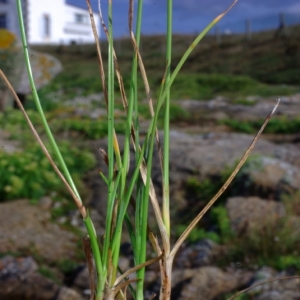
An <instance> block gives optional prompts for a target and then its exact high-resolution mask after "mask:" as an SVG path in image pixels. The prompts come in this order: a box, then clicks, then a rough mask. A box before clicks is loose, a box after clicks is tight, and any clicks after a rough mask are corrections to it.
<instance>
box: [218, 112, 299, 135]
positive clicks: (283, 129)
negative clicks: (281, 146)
mask: <svg viewBox="0 0 300 300" xmlns="http://www.w3.org/2000/svg"><path fill="white" fill-rule="evenodd" d="M260 122H261V121H259V120H258V121H240V120H234V119H225V120H221V121H220V123H222V124H226V125H228V126H229V127H231V128H232V129H234V130H236V131H239V132H245V133H255V132H256V131H257V130H258V128H259V127H260V126H259V124H260ZM299 126H300V118H297V117H296V118H292V119H290V118H287V117H285V116H283V117H277V118H274V119H272V120H270V122H269V126H268V127H267V128H266V133H274V134H293V133H297V132H298V130H299Z"/></svg>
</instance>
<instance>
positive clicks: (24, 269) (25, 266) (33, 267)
mask: <svg viewBox="0 0 300 300" xmlns="http://www.w3.org/2000/svg"><path fill="white" fill-rule="evenodd" d="M37 269H38V267H37V264H36V262H35V261H34V260H33V259H32V258H31V257H25V258H14V257H11V256H5V257H4V258H2V259H1V260H0V286H1V289H0V299H23V300H52V299H54V297H55V295H56V293H57V291H58V289H59V287H58V286H57V285H56V284H55V283H54V282H52V281H51V280H50V279H48V278H46V277H44V276H42V275H41V274H39V273H37Z"/></svg>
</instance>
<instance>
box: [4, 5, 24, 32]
mask: <svg viewBox="0 0 300 300" xmlns="http://www.w3.org/2000/svg"><path fill="white" fill-rule="evenodd" d="M0 15H1V16H3V17H4V18H5V19H6V22H5V23H6V24H5V26H1V27H2V28H5V29H7V30H9V31H11V32H13V33H14V34H16V35H17V36H19V35H20V29H19V20H18V15H17V4H16V1H13V0H6V1H3V2H2V1H0Z"/></svg>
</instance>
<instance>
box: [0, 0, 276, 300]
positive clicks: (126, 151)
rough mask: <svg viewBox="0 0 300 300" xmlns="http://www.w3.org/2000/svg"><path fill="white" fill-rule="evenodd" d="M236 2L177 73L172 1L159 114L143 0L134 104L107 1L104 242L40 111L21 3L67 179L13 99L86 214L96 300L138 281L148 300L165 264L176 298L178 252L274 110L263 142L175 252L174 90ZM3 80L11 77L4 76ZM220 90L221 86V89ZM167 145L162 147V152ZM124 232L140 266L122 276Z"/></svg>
mask: <svg viewBox="0 0 300 300" xmlns="http://www.w3.org/2000/svg"><path fill="white" fill-rule="evenodd" d="M236 2H237V0H235V1H234V2H233V3H232V4H231V6H230V7H229V8H228V9H227V10H226V11H225V12H223V13H222V14H220V15H219V16H218V17H217V18H215V19H214V20H213V21H212V22H211V23H210V24H209V25H208V26H207V27H206V28H205V29H204V30H203V32H201V33H200V34H199V35H198V36H197V37H196V38H195V40H194V41H193V43H192V44H191V46H190V47H188V49H187V50H186V52H185V53H184V54H183V56H182V58H181V59H180V60H179V62H178V64H177V66H176V67H175V68H174V70H171V61H172V59H171V58H172V57H171V54H172V53H171V52H172V51H171V50H172V1H171V0H168V2H167V34H166V40H167V43H166V62H167V64H166V68H165V73H164V74H165V75H164V76H163V78H162V81H161V87H160V90H159V92H158V93H157V94H158V98H157V101H156V103H155V107H154V106H153V101H152V98H151V93H150V87H149V82H148V79H147V74H146V71H145V69H144V65H143V60H142V58H141V55H140V53H139V44H140V38H141V20H142V7H143V3H142V1H138V7H137V15H136V33H135V34H134V33H133V30H132V20H133V4H134V3H133V1H130V8H129V30H130V34H131V41H132V44H133V58H132V71H131V76H130V79H131V80H130V86H129V92H128V95H129V96H128V97H127V94H126V90H125V89H124V85H123V80H122V76H121V74H120V72H119V67H118V64H117V63H118V60H117V57H116V54H115V52H114V40H113V23H112V20H113V14H112V1H109V6H108V20H109V21H108V27H105V26H104V30H105V33H106V35H107V39H108V65H107V73H106V76H105V75H104V74H105V71H104V66H103V60H102V54H101V51H100V50H101V49H100V45H99V41H98V37H97V35H95V37H96V38H95V40H96V46H97V50H98V60H99V68H100V74H101V81H102V89H103V94H104V100H105V103H106V105H107V114H108V117H107V136H108V147H107V152H106V151H105V150H102V153H103V156H104V159H105V162H106V163H107V169H108V170H107V173H106V174H104V173H101V176H102V178H103V179H104V181H105V183H106V184H107V188H108V194H107V207H106V220H105V222H106V227H105V230H106V232H105V236H104V237H103V238H102V239H101V242H100V239H98V237H97V234H96V232H95V228H94V226H93V223H92V220H91V218H90V215H89V213H88V211H87V210H86V208H85V206H84V204H83V202H82V200H81V197H80V194H79V192H78V190H77V188H76V182H74V180H73V179H72V177H71V175H70V174H71V172H70V170H69V169H68V167H67V165H68V161H67V160H68V158H69V157H68V154H66V155H63V153H62V152H61V151H60V150H59V148H58V146H57V144H56V141H55V139H54V137H53V135H52V132H51V130H50V127H49V124H48V122H47V119H46V117H45V114H44V113H43V109H42V106H41V104H40V101H39V97H38V94H37V92H36V89H35V85H34V82H33V79H32V74H31V68H30V62H29V55H28V46H27V42H26V38H25V31H24V25H23V19H22V11H21V2H20V0H18V1H17V3H18V12H19V19H20V24H21V32H22V41H23V47H24V54H25V62H26V64H27V69H28V75H29V79H30V83H31V87H32V90H33V98H34V101H35V103H36V106H37V110H38V112H39V114H40V116H41V119H42V124H43V126H44V128H45V131H46V133H47V137H48V139H49V141H50V145H51V147H52V148H53V152H54V153H55V157H56V159H57V161H58V165H59V167H60V169H61V170H62V172H60V170H59V169H58V168H57V166H56V164H55V162H54V160H53V159H52V157H51V155H50V154H49V152H48V151H47V148H46V147H45V145H44V143H43V142H42V140H41V138H40V137H39V135H38V134H37V132H36V130H35V129H34V127H33V125H32V123H31V122H30V119H29V118H28V116H27V114H26V112H25V110H24V109H23V106H22V105H21V103H20V101H19V99H18V97H17V96H16V95H15V93H14V91H13V89H12V88H11V87H10V86H9V83H7V84H8V86H9V87H10V89H11V91H12V92H13V93H14V95H15V98H16V101H17V103H18V105H19V107H20V108H21V110H22V112H23V113H24V115H25V118H26V120H27V121H28V123H29V126H30V128H31V130H32V131H33V134H34V135H35V137H36V139H37V140H38V142H39V144H40V146H41V147H42V149H43V151H44V153H45V154H46V156H47V158H48V159H49V161H50V163H51V165H52V166H53V168H54V169H55V171H56V172H57V174H58V176H59V177H60V178H61V180H62V181H63V182H64V183H65V185H66V187H67V189H68V191H69V192H70V194H71V195H72V197H73V199H74V201H75V203H76V205H77V207H78V209H79V211H80V213H81V215H82V218H83V221H84V223H85V225H86V229H87V233H88V237H87V238H85V239H84V249H85V254H86V258H87V262H88V266H93V262H92V260H93V259H94V263H95V270H96V272H95V277H96V281H95V282H94V281H93V280H92V282H91V284H92V285H93V284H95V286H92V291H91V292H92V298H95V299H97V300H98V299H103V298H105V299H115V298H118V299H125V298H126V287H127V286H128V285H129V284H131V283H132V282H136V288H135V289H133V288H132V287H131V286H130V291H131V292H132V294H133V297H134V298H135V299H138V300H141V299H143V298H144V295H143V285H144V279H145V267H146V266H148V265H149V264H152V263H154V262H157V261H160V268H161V275H162V276H161V282H162V285H161V291H160V293H161V295H160V297H161V299H170V295H171V272H172V265H173V260H174V256H175V255H176V253H177V251H178V249H179V247H180V246H181V245H182V243H183V242H184V240H185V239H186V238H187V236H188V235H189V234H190V232H191V231H192V230H193V228H194V227H195V226H196V224H197V223H198V222H199V220H200V219H201V218H202V217H203V215H204V214H205V213H206V212H207V211H208V210H209V209H210V207H211V206H212V205H213V204H214V202H215V201H216V200H217V199H218V198H219V196H220V195H221V194H222V193H223V192H224V190H225V189H226V188H227V187H228V185H229V184H230V182H231V181H232V179H233V178H234V176H235V175H236V173H237V172H238V170H239V169H240V168H241V166H242V165H243V163H244V162H245V160H246V159H247V157H248V155H249V153H250V152H251V150H252V149H253V147H254V145H255V143H256V141H257V138H258V136H259V135H260V134H261V132H262V131H263V129H264V128H265V126H266V124H267V122H268V120H269V119H270V117H271V115H272V114H273V113H274V111H275V109H276V107H277V106H275V108H274V109H273V111H272V112H271V113H270V114H269V116H268V117H267V119H266V121H265V122H264V124H263V126H262V127H261V129H260V130H259V132H258V134H257V136H256V137H255V139H254V140H253V142H252V144H251V145H250V147H249V149H248V150H247V151H246V153H245V154H244V156H243V158H242V159H241V161H240V163H239V164H238V165H237V167H236V168H235V169H234V170H233V172H232V174H231V175H230V176H229V178H228V179H227V180H226V182H225V183H224V185H223V186H222V187H221V188H220V190H219V191H218V192H217V193H216V195H215V196H214V197H212V199H211V200H210V201H209V202H208V204H207V205H206V206H205V207H204V209H203V210H202V211H201V212H200V213H199V214H198V215H197V216H196V218H195V219H194V220H193V221H192V222H191V223H190V224H189V225H188V226H187V228H186V229H185V230H184V232H183V233H182V234H181V236H180V237H179V238H178V240H177V241H176V242H175V244H174V246H173V247H171V244H170V230H171V224H170V212H169V211H170V199H169V197H170V196H169V164H170V162H169V144H170V141H169V138H170V137H169V132H170V127H169V126H170V106H171V104H170V89H171V86H172V84H173V82H174V81H175V79H176V77H177V76H178V73H179V71H180V69H181V68H182V66H183V64H184V62H185V61H186V60H187V58H188V57H189V56H190V54H191V53H192V51H193V50H194V48H195V46H196V45H197V44H198V43H199V42H200V41H201V40H202V38H203V37H204V36H205V34H206V33H207V32H208V31H209V30H210V29H211V28H212V27H213V25H214V24H216V23H217V22H218V21H219V20H220V19H221V18H222V17H223V16H224V15H226V13H227V12H228V11H229V10H230V9H231V7H232V6H233V5H234V4H235V3H236ZM87 4H88V7H89V11H90V15H91V21H92V25H93V29H95V25H94V23H93V17H92V11H91V8H90V6H89V1H87ZM138 67H139V69H140V76H138V72H137V68H138ZM0 73H1V75H2V76H3V77H4V78H5V76H4V75H3V73H2V72H0ZM139 78H141V79H142V82H143V85H144V87H145V93H146V97H147V100H148V104H149V109H150V115H151V119H150V124H149V127H148V130H147V132H146V135H145V137H144V139H142V138H141V136H140V124H139V101H138V99H139V95H138V86H139V84H138V82H139V81H140V80H139ZM115 80H117V81H118V85H119V88H120V94H121V95H122V104H123V106H124V110H125V113H126V121H125V122H126V128H125V141H124V145H123V151H122V152H121V150H120V146H119V141H118V139H117V135H116V130H115V124H116V120H115V99H116V95H115ZM215 80H219V79H218V78H213V79H212V82H213V83H214V82H215ZM6 82H7V81H6ZM221 83H222V82H221ZM226 84H228V82H227V83H226V80H225V82H223V85H222V88H225V89H227V90H228V91H231V90H232V89H231V88H230V87H228V86H227V87H226ZM245 84H246V85H247V84H248V83H247V80H246V81H245V80H240V81H237V83H236V87H237V88H242V87H243V86H244V85H245ZM160 111H163V112H164V117H163V121H164V124H163V125H164V126H163V127H164V137H163V143H161V142H160V141H159V135H158V130H157V125H158V121H159V114H160ZM131 143H132V146H133V148H134V150H135V154H134V159H133V160H130V144H131ZM155 144H157V146H158V152H159V155H160V164H161V171H162V178H163V179H162V185H163V197H162V207H160V205H159V202H158V200H157V197H156V194H155V189H154V186H153V183H152V179H151V171H152V166H153V160H152V159H153V155H154V148H155ZM162 144H163V148H161V145H162ZM130 161H134V165H133V166H130ZM129 167H132V168H133V173H132V175H131V174H130V173H129V172H128V171H129ZM149 202H151V204H152V206H153V210H154V212H155V217H156V222H157V227H158V235H159V236H160V240H161V243H160V242H159V239H157V238H156V236H155V235H154V234H153V233H152V231H151V230H149V226H148V220H147V218H148V206H149ZM129 206H133V207H134V208H135V209H134V212H133V213H131V212H132V211H131V210H130V209H128V207H129ZM125 225H126V227H127V230H128V233H129V236H130V240H131V245H132V248H133V254H134V263H135V267H134V268H132V269H131V270H128V271H127V272H125V273H124V274H122V275H121V276H119V277H118V274H117V272H118V261H119V254H120V253H119V252H120V244H121V235H122V231H123V227H124V226H125ZM148 241H150V243H151V245H152V246H153V248H154V251H155V253H156V257H155V258H154V259H150V260H147V255H146V254H147V251H146V249H147V244H148ZM133 272H136V277H137V279H133V280H130V279H127V277H128V276H129V275H130V274H131V273H133Z"/></svg>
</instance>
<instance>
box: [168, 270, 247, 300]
mask: <svg viewBox="0 0 300 300" xmlns="http://www.w3.org/2000/svg"><path fill="white" fill-rule="evenodd" d="M243 273H244V274H243ZM251 277H252V273H251V272H247V271H245V272H244V271H241V270H239V271H238V272H224V271H222V270H221V269H219V268H217V267H212V266H207V267H201V268H197V269H183V270H176V271H174V273H173V281H172V282H173V283H172V295H173V296H172V299H173V297H174V299H179V300H198V299H205V300H212V299H215V298H216V297H217V296H220V295H222V294H225V293H229V292H232V291H234V290H237V289H239V288H240V287H241V286H243V285H245V284H246V283H248V282H249V280H250V279H251ZM179 287H182V288H181V290H180V289H179Z"/></svg>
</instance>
